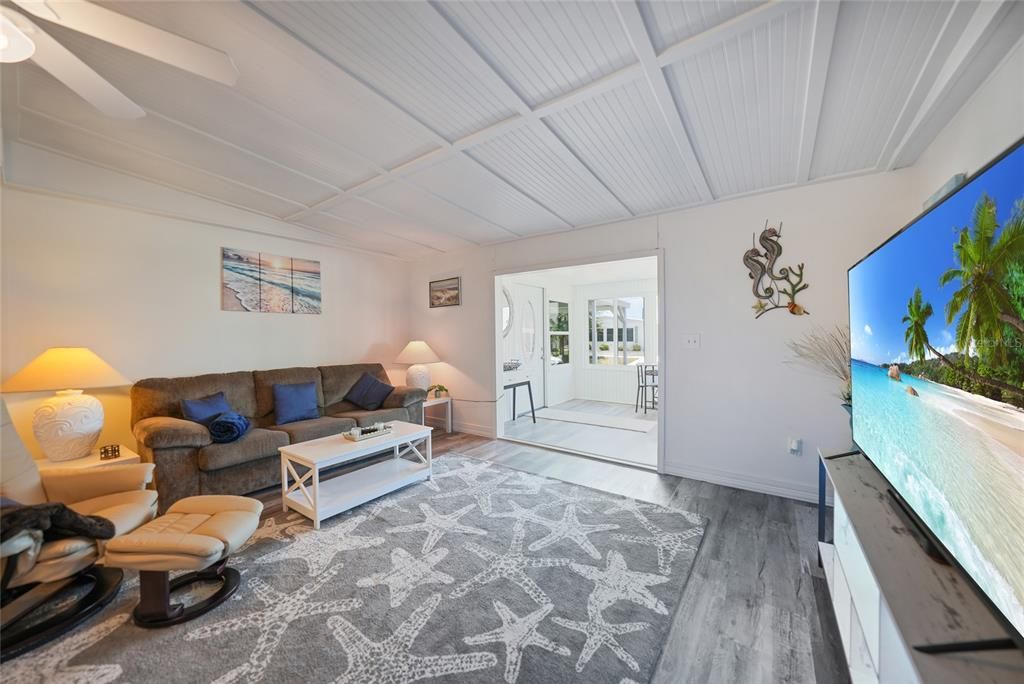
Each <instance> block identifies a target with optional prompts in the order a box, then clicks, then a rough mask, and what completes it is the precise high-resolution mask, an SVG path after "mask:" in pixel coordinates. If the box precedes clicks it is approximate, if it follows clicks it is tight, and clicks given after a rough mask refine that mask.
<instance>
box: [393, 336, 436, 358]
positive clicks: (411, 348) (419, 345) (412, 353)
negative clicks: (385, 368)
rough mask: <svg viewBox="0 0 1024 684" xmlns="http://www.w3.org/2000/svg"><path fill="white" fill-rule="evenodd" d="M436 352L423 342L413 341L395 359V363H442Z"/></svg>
mask: <svg viewBox="0 0 1024 684" xmlns="http://www.w3.org/2000/svg"><path fill="white" fill-rule="evenodd" d="M440 360H441V359H439V358H438V357H437V354H435V353H434V350H433V349H431V348H430V345H428V344H427V343H426V342H424V341H423V340H413V341H412V342H410V343H409V344H407V345H405V349H403V350H402V353H401V354H399V355H398V358H396V359H395V363H437V362H438V361H440Z"/></svg>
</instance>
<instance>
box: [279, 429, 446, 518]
mask: <svg viewBox="0 0 1024 684" xmlns="http://www.w3.org/2000/svg"><path fill="white" fill-rule="evenodd" d="M390 425H391V428H392V431H391V434H390V435H383V436H381V437H372V438H370V439H367V440H365V441H362V442H352V441H349V440H348V439H345V437H344V435H332V436H330V437H321V438H320V439H312V440H309V441H308V442H298V443H297V444H291V445H289V446H285V447H281V448H279V449H278V451H279V452H281V508H282V509H284V510H285V511H287V510H289V509H291V510H295V511H298V512H299V513H302V514H303V515H304V516H306V517H307V518H309V519H310V520H312V521H313V527H314V528H315V529H318V530H319V529H320V522H321V521H323V520H326V519H327V518H330V517H331V516H332V515H337V514H339V513H343V512H345V511H347V510H348V509H350V508H355V507H356V506H359V505H361V504H364V503H366V502H367V501H372V500H373V499H376V498H377V497H379V496H383V495H385V494H388V493H390V492H393V491H395V490H396V489H401V488H402V487H405V486H407V485H411V484H413V483H414V482H419V481H421V480H429V479H430V477H431V474H432V472H433V471H432V466H433V463H432V460H431V456H432V453H431V450H432V443H431V439H430V433H431V431H433V429H434V428H431V427H425V426H423V425H415V424H413V423H405V422H402V421H400V420H396V421H393V422H392V423H390ZM420 447H425V448H424V449H423V451H420ZM389 449H390V450H391V451H392V456H393V457H392V458H389V459H387V460H385V461H381V462H380V463H374V464H373V465H370V466H366V467H365V468H360V469H359V470H354V471H352V472H350V473H345V474H343V475H338V476H337V477H334V478H331V479H330V480H328V481H326V482H320V471H322V470H326V469H327V468H333V467H334V466H338V465H342V464H343V463H351V462H354V461H359V460H362V459H364V458H367V457H369V456H373V455H374V454H380V453H381V452H386V451H387V450H389ZM408 454H412V455H414V456H415V457H416V460H410V459H407V458H404V457H405V456H406V455H408ZM300 471H303V472H301V473H300ZM289 476H291V479H292V483H291V484H290V485H289V484H288V479H289Z"/></svg>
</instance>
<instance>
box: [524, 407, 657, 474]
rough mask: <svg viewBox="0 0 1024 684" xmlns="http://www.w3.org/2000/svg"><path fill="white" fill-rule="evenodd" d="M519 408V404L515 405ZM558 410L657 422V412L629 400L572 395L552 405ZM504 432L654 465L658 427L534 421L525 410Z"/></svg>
mask: <svg viewBox="0 0 1024 684" xmlns="http://www.w3.org/2000/svg"><path fill="white" fill-rule="evenodd" d="M517 408H519V407H517ZM551 408H553V409H558V410H560V411H577V412H581V413H595V414H599V415H605V416H623V417H629V418H636V419H638V420H647V421H651V422H657V420H658V412H657V411H656V410H648V412H647V413H646V414H645V413H644V411H643V409H641V410H640V411H634V405H633V404H617V403H613V402H608V401H592V400H588V399H572V400H570V401H566V402H563V403H561V404H557V405H555V406H552V407H551ZM504 436H505V437H506V438H510V439H516V440H521V441H524V442H530V443H531V444H539V445H544V446H550V447H554V448H556V449H569V450H571V451H577V452H584V453H587V454H590V455H593V456H597V457H600V458H608V459H614V460H616V461H623V462H626V463H632V464H636V465H641V466H646V467H649V468H655V467H657V464H658V430H657V428H655V429H653V430H651V431H650V432H636V431H635V430H622V429H619V428H612V427H604V426H600V425H585V424H583V423H571V422H568V421H562V420H550V419H546V418H537V422H536V423H534V422H533V421H532V420H531V418H530V413H529V410H527V411H526V412H525V413H523V414H521V415H520V417H519V418H518V419H517V420H514V421H512V420H509V421H506V422H505V426H504Z"/></svg>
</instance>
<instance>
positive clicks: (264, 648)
mask: <svg viewBox="0 0 1024 684" xmlns="http://www.w3.org/2000/svg"><path fill="white" fill-rule="evenodd" d="M340 568H341V566H340V565H336V566H334V567H333V568H331V569H330V570H328V571H327V572H325V573H323V574H322V575H320V576H319V577H317V578H316V579H315V580H313V581H312V582H310V583H309V584H306V585H304V586H302V587H301V588H299V589H297V590H296V591H293V592H291V593H290V594H285V593H283V592H280V591H278V590H276V589H274V588H273V587H271V586H270V585H269V584H267V583H266V582H264V581H263V580H262V579H260V578H259V577H253V578H252V579H250V580H249V583H248V586H249V588H250V589H252V591H253V593H254V594H256V598H258V599H259V600H260V601H261V602H262V603H263V605H264V608H262V609H261V610H257V611H254V612H252V613H249V614H247V615H242V616H240V617H235V618H229V619H227V620H221V621H220V622H215V623H213V624H211V625H203V626H202V627H198V628H196V629H193V630H191V631H190V632H188V633H187V634H185V641H195V640H197V639H209V638H211V637H215V636H219V635H221V634H228V633H231V632H237V631H239V630H244V629H255V630H259V637H258V638H257V639H256V646H255V647H254V648H253V650H252V652H251V653H250V654H249V660H248V661H246V662H245V663H242V664H241V665H239V666H238V667H236V668H234V669H233V670H230V671H229V672H226V673H225V674H223V675H222V676H221V677H219V678H218V679H217V680H216V684H227V683H228V682H236V681H240V680H244V681H247V682H256V681H259V680H260V679H262V678H263V676H264V675H265V674H266V671H267V667H268V666H269V665H270V660H271V658H273V656H274V651H276V650H277V647H278V646H279V645H280V643H281V638H282V637H283V636H284V633H285V631H286V630H287V629H288V627H289V626H290V625H291V624H292V623H293V622H295V621H296V620H298V619H299V618H304V617H311V616H314V615H324V614H325V613H343V612H346V611H350V610H355V609H356V608H359V607H360V606H362V605H363V602H362V601H360V600H359V599H341V600H337V601H310V600H309V597H310V596H312V595H313V594H315V593H316V592H317V591H318V590H319V589H320V588H321V587H322V586H323V585H325V584H327V583H328V582H330V581H331V580H332V579H334V577H335V575H337V573H338V570H339V569H340Z"/></svg>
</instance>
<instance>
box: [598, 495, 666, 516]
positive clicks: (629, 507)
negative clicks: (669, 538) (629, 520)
mask: <svg viewBox="0 0 1024 684" xmlns="http://www.w3.org/2000/svg"><path fill="white" fill-rule="evenodd" d="M651 508H654V504H649V503H644V502H643V501H637V500H636V499H622V500H621V501H616V502H615V505H614V506H612V507H611V508H609V509H608V510H606V511H605V512H604V514H605V515H615V514H616V513H626V512H629V513H632V514H633V515H635V516H636V517H638V518H639V517H641V516H643V514H644V511H646V510H649V509H651Z"/></svg>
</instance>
